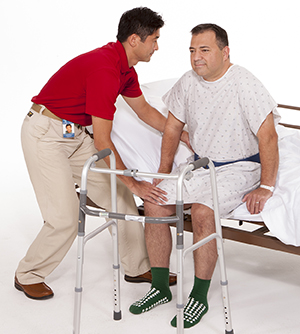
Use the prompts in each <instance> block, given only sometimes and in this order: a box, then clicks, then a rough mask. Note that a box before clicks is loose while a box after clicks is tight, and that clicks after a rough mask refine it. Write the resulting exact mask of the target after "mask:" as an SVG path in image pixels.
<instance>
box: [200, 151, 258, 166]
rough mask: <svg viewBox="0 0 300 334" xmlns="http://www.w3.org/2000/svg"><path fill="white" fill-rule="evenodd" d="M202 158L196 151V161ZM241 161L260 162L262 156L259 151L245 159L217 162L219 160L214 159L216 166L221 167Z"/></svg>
mask: <svg viewBox="0 0 300 334" xmlns="http://www.w3.org/2000/svg"><path fill="white" fill-rule="evenodd" d="M198 159H200V157H199V155H198V154H197V153H195V155H194V161H196V160H198ZM240 161H252V162H257V163H259V164H260V158H259V153H257V154H254V155H251V157H248V158H244V159H239V160H233V161H223V162H217V161H212V163H213V164H214V165H215V167H220V166H224V165H228V164H234V163H235V162H240ZM204 168H206V169H207V168H208V166H205V167H204Z"/></svg>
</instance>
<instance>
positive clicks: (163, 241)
mask: <svg viewBox="0 0 300 334" xmlns="http://www.w3.org/2000/svg"><path fill="white" fill-rule="evenodd" d="M174 212H176V207H175V206H174V205H164V206H162V205H155V204H152V203H149V202H145V215H146V216H150V217H166V216H170V215H172V214H173V213H174ZM145 238H146V246H147V251H148V255H149V259H150V265H151V267H162V268H169V262H170V255H171V251H172V236H171V231H170V227H169V225H168V224H149V223H148V224H147V223H146V224H145Z"/></svg>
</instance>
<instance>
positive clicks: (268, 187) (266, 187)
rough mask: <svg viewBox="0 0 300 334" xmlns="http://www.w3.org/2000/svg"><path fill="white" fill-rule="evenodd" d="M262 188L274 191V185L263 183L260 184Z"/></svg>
mask: <svg viewBox="0 0 300 334" xmlns="http://www.w3.org/2000/svg"><path fill="white" fill-rule="evenodd" d="M260 188H264V189H267V190H270V191H271V192H273V191H274V187H270V186H265V185H264V184H261V185H260Z"/></svg>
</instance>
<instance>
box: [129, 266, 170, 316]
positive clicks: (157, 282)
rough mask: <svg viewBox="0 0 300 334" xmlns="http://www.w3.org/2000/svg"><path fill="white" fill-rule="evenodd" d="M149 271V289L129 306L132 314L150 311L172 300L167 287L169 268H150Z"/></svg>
mask: <svg viewBox="0 0 300 334" xmlns="http://www.w3.org/2000/svg"><path fill="white" fill-rule="evenodd" d="M151 273H152V285H151V289H150V291H149V292H148V293H147V294H146V295H145V296H144V297H143V298H142V299H140V300H138V301H137V302H135V303H133V304H132V305H131V306H130V308H129V311H130V312H131V313H133V314H141V313H143V312H147V311H150V310H151V309H153V307H155V306H158V305H161V304H165V303H168V302H169V301H171V300H172V293H171V290H170V287H169V268H151Z"/></svg>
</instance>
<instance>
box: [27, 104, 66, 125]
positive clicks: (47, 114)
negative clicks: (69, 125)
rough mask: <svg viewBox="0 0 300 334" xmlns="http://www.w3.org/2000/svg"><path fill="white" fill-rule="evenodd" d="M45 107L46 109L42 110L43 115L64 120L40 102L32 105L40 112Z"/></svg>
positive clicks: (33, 108)
mask: <svg viewBox="0 0 300 334" xmlns="http://www.w3.org/2000/svg"><path fill="white" fill-rule="evenodd" d="M43 108H44V110H43V111H42V115H44V116H47V117H50V118H53V119H56V120H58V121H62V119H61V118H59V117H58V116H56V115H54V114H53V113H52V112H51V111H50V110H49V109H47V108H46V107H44V106H41V105H39V104H36V103H34V104H33V105H32V107H31V109H32V110H34V111H36V112H38V113H40V112H41V110H42V109H43Z"/></svg>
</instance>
